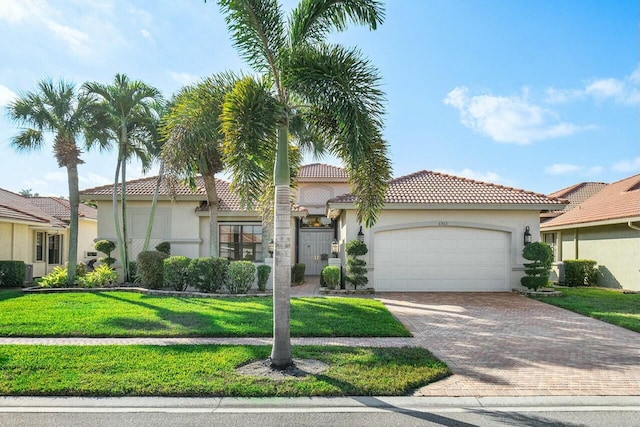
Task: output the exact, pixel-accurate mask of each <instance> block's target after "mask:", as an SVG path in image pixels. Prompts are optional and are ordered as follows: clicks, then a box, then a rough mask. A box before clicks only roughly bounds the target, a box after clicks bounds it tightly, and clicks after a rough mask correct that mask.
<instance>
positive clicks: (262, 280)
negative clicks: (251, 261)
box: [257, 264, 271, 292]
mask: <svg viewBox="0 0 640 427" xmlns="http://www.w3.org/2000/svg"><path fill="white" fill-rule="evenodd" d="M257 271H258V289H259V290H260V291H263V292H264V291H266V290H267V281H268V280H269V274H271V267H270V266H268V265H264V264H263V265H259V266H258V268H257Z"/></svg>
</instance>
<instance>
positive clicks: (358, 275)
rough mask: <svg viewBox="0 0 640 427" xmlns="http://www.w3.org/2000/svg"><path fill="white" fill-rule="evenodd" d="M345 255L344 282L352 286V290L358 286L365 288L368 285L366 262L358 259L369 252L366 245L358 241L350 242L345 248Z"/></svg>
mask: <svg viewBox="0 0 640 427" xmlns="http://www.w3.org/2000/svg"><path fill="white" fill-rule="evenodd" d="M345 252H346V254H347V274H346V277H345V280H346V281H347V282H348V283H350V284H351V285H353V288H354V289H358V286H365V285H366V284H367V283H369V279H367V269H366V268H365V266H366V265H367V262H366V261H365V260H362V259H359V258H358V257H360V256H363V255H366V254H367V253H368V252H369V249H367V245H366V244H365V243H364V242H361V241H359V240H351V241H349V242H347V245H346V246H345Z"/></svg>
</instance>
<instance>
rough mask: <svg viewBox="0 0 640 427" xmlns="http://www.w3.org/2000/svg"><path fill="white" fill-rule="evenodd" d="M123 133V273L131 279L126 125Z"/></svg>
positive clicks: (125, 278) (126, 277)
mask: <svg viewBox="0 0 640 427" xmlns="http://www.w3.org/2000/svg"><path fill="white" fill-rule="evenodd" d="M121 132H122V135H121V138H122V153H123V155H122V169H121V171H122V185H121V187H122V192H121V193H120V200H121V201H122V253H123V256H122V270H123V271H122V273H123V275H124V281H125V282H128V281H129V248H128V247H129V234H128V233H127V144H128V143H129V141H128V138H127V128H126V126H125V125H123V126H122V129H121Z"/></svg>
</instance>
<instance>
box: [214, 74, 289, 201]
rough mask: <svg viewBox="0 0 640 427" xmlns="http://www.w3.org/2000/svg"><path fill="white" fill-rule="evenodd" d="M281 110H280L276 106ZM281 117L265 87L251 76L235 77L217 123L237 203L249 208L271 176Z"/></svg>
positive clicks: (224, 158) (224, 159)
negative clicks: (277, 124) (222, 137)
mask: <svg viewBox="0 0 640 427" xmlns="http://www.w3.org/2000/svg"><path fill="white" fill-rule="evenodd" d="M280 111H281V109H280ZM281 117H282V114H281V113H279V108H278V104H277V103H276V101H275V99H274V98H273V97H272V95H271V93H270V92H269V90H268V88H266V87H265V86H264V85H263V84H262V83H261V82H259V81H256V80H255V79H253V78H250V77H246V78H243V79H241V80H239V81H238V82H237V83H236V84H235V86H234V87H233V89H232V90H231V91H230V92H229V93H228V94H227V95H226V96H225V100H224V104H223V107H222V115H221V117H220V118H221V123H222V128H221V129H222V134H223V135H224V144H223V161H224V163H225V165H227V166H228V168H229V170H230V171H231V175H232V187H233V189H234V190H235V191H237V192H238V195H239V196H240V200H241V203H242V204H243V205H244V206H247V207H249V208H252V207H253V206H254V204H255V203H256V201H257V200H258V199H259V198H260V195H261V193H262V187H263V186H264V183H266V182H268V181H269V180H270V178H271V175H270V173H271V171H272V169H270V168H269V166H270V165H269V162H270V161H271V159H273V158H275V149H276V143H275V142H276V123H277V121H278V119H280V118H281Z"/></svg>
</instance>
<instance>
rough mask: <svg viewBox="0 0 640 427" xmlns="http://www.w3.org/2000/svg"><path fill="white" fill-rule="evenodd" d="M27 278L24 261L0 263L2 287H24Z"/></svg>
mask: <svg viewBox="0 0 640 427" xmlns="http://www.w3.org/2000/svg"><path fill="white" fill-rule="evenodd" d="M26 276H27V266H26V264H25V263H24V261H0V287H5V288H12V287H16V286H22V285H23V284H24V279H25V277H26Z"/></svg>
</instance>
